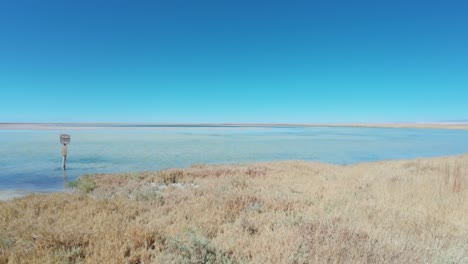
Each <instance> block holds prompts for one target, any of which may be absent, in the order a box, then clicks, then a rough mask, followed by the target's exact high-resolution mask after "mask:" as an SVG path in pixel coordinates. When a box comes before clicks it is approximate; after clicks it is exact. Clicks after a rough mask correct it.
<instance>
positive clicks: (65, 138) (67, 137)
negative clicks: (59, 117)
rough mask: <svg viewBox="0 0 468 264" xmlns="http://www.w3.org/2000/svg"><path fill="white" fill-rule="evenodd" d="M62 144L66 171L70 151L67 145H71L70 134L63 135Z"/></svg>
mask: <svg viewBox="0 0 468 264" xmlns="http://www.w3.org/2000/svg"><path fill="white" fill-rule="evenodd" d="M60 144H62V145H63V146H62V169H64V170H65V169H66V167H67V155H68V149H67V144H70V135H68V134H61V135H60Z"/></svg>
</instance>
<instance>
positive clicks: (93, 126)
mask: <svg viewBox="0 0 468 264" xmlns="http://www.w3.org/2000/svg"><path fill="white" fill-rule="evenodd" d="M249 127H260V128H272V127H356V128H420V129H458V130H468V122H427V123H422V122H421V123H336V124H328V123H316V124H283V123H278V124H273V123H219V124H218V123H198V124H197V123H0V130H63V129H65V130H99V129H110V130H134V129H146V130H152V129H175V128H249Z"/></svg>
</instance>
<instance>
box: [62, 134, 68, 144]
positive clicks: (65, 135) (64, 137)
mask: <svg viewBox="0 0 468 264" xmlns="http://www.w3.org/2000/svg"><path fill="white" fill-rule="evenodd" d="M60 144H64V145H67V144H70V135H68V134H61V135H60Z"/></svg>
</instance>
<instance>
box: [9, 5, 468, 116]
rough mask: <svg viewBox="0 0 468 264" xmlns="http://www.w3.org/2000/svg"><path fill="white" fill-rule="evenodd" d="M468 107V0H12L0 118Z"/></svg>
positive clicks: (451, 111) (371, 112)
mask: <svg viewBox="0 0 468 264" xmlns="http://www.w3.org/2000/svg"><path fill="white" fill-rule="evenodd" d="M460 119H463V120H466V119H468V1H450V0H446V1H442V0H441V1H430V0H427V1H411V0H406V1H403V0H402V1H400V0H392V1H375V0H373V1H371V0H369V1H348V0H347V1H333V0H322V1H313V0H310V1H286V0H285V1H274V0H270V1H266V0H265V1H253V0H249V1H243V0H236V1H232V0H231V1H223V0H213V1H204V0H197V1H188V0H186V1H179V0H164V1H163V0H153V1H130V0H129V1H118V0H114V1H98V0H93V1H88V0H80V1H66V0H57V1H47V0H42V1H32V0H31V1H24V0H3V1H0V122H288V123H314V122H390V121H392V122H410V121H439V120H460Z"/></svg>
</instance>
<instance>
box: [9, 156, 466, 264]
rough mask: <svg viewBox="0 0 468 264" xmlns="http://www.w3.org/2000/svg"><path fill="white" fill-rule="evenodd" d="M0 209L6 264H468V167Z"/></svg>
mask: <svg viewBox="0 0 468 264" xmlns="http://www.w3.org/2000/svg"><path fill="white" fill-rule="evenodd" d="M74 185H75V187H76V188H77V189H78V190H80V191H77V192H76V193H74V194H65V193H54V194H48V195H30V196H27V197H24V198H20V199H15V200H12V201H7V202H1V203H0V212H1V214H0V263H297V264H299V263H467V262H468V258H467V256H468V202H467V201H468V155H463V156H455V157H447V158H435V159H417V160H410V161H384V162H373V163H363V164H357V165H350V166H334V165H327V164H320V163H314V162H302V161H286V162H277V163H262V164H252V165H237V166H205V165H195V166H192V167H191V168H186V169H173V170H167V171H161V172H155V173H131V174H125V175H93V176H86V177H82V178H81V179H80V180H79V181H77V182H75V183H74Z"/></svg>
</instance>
